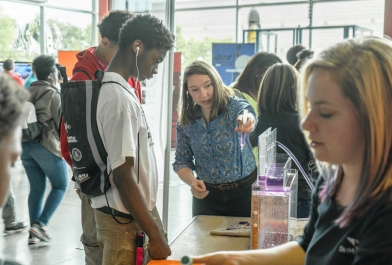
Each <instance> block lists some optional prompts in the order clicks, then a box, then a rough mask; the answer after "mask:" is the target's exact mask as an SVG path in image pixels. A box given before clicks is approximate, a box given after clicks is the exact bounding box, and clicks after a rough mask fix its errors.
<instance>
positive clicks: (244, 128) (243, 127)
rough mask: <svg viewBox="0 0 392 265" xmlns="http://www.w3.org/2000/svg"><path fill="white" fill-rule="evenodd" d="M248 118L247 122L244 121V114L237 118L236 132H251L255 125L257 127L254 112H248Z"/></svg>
mask: <svg viewBox="0 0 392 265" xmlns="http://www.w3.org/2000/svg"><path fill="white" fill-rule="evenodd" d="M247 116H248V119H247V120H246V122H245V123H242V115H239V116H238V118H237V122H238V127H236V128H235V129H234V131H236V132H244V133H248V134H249V133H251V132H252V131H253V130H254V129H255V127H256V122H255V117H253V114H251V113H248V115H247Z"/></svg>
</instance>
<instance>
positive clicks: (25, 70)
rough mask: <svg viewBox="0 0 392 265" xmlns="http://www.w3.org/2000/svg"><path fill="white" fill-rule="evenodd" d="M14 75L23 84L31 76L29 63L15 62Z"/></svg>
mask: <svg viewBox="0 0 392 265" xmlns="http://www.w3.org/2000/svg"><path fill="white" fill-rule="evenodd" d="M14 64H15V68H14V74H15V75H17V76H19V77H20V78H21V79H22V81H23V82H24V81H25V80H26V79H27V78H28V77H29V75H30V74H31V71H32V68H31V63H29V62H15V63H14ZM3 71H4V69H3V62H0V72H3Z"/></svg>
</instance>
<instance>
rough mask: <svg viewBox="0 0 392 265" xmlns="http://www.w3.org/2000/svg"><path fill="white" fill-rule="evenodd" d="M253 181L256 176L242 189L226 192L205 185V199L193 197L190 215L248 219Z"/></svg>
mask: <svg viewBox="0 0 392 265" xmlns="http://www.w3.org/2000/svg"><path fill="white" fill-rule="evenodd" d="M255 180H256V176H254V178H252V179H251V180H249V181H247V182H246V183H244V185H243V186H242V187H240V188H236V189H232V190H227V191H221V190H220V189H217V188H213V187H209V186H207V185H206V187H207V190H208V191H209V193H208V195H207V197H205V198H204V199H197V198H196V197H193V202H192V215H193V216H196V215H217V216H238V217H250V214H251V201H252V184H253V182H254V181H255Z"/></svg>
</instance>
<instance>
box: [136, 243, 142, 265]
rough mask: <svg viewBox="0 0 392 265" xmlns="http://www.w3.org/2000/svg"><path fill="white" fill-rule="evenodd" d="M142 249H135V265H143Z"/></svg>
mask: <svg viewBox="0 0 392 265" xmlns="http://www.w3.org/2000/svg"><path fill="white" fill-rule="evenodd" d="M143 253H144V249H143V247H136V265H143Z"/></svg>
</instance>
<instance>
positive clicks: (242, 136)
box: [240, 109, 248, 151]
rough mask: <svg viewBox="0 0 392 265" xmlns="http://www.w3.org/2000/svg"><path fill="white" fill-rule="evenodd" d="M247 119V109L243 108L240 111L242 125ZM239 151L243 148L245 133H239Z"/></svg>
mask: <svg viewBox="0 0 392 265" xmlns="http://www.w3.org/2000/svg"><path fill="white" fill-rule="evenodd" d="M247 121H248V110H246V109H244V112H243V113H242V126H244V124H245V123H246V122H247ZM240 145H241V151H242V150H244V145H245V133H244V132H242V133H241V142H240Z"/></svg>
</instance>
